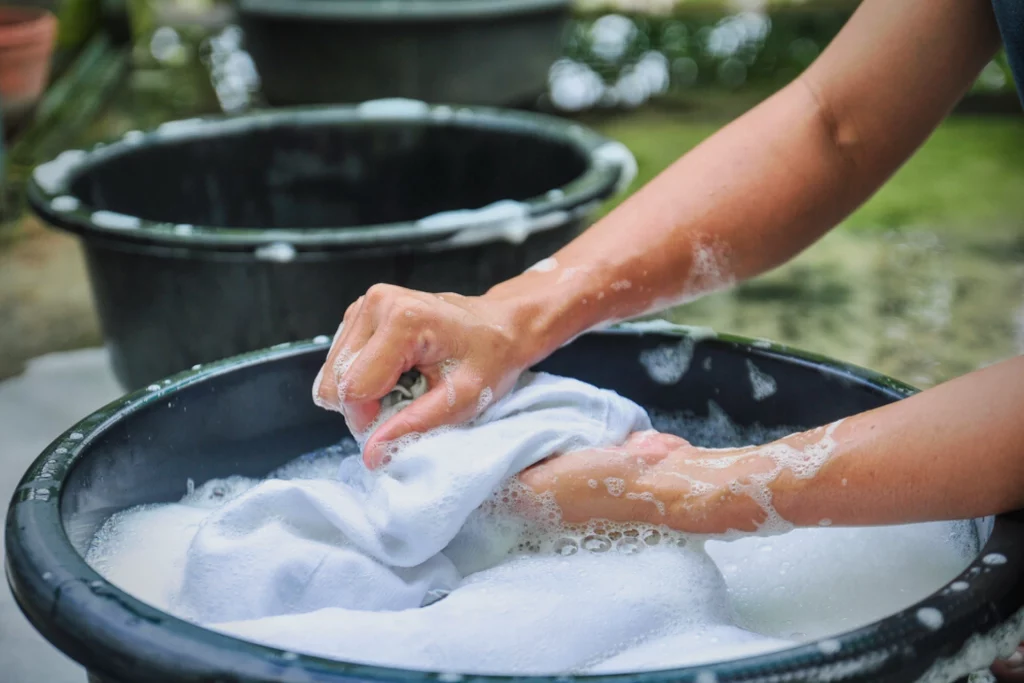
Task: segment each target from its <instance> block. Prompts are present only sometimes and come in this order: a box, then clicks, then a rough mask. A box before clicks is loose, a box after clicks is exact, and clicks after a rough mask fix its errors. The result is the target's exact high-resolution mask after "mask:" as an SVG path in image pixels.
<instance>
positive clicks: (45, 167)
mask: <svg viewBox="0 0 1024 683" xmlns="http://www.w3.org/2000/svg"><path fill="white" fill-rule="evenodd" d="M86 156H87V154H86V153H85V152H84V151H82V150H80V149H69V150H67V151H64V152H61V153H60V154H58V155H57V157H56V158H54V159H53V160H52V161H47V162H46V163H45V164H40V165H39V166H36V169H35V170H34V171H33V172H32V177H33V178H35V181H36V183H37V184H38V185H39V187H41V188H43V190H44V191H46V192H49V193H50V194H56V193H57V192H60V191H61V190H63V189H64V186H65V185H66V184H67V178H68V176H69V175H70V174H71V171H73V170H74V169H75V168H76V167H77V166H78V165H79V164H81V163H82V162H83V161H85V159H86Z"/></svg>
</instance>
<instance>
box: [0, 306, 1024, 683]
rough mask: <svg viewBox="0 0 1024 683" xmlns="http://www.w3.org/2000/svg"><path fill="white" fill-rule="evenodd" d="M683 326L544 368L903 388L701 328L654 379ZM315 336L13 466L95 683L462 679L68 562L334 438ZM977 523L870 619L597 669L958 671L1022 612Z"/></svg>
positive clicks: (67, 632) (874, 677)
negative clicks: (908, 590)
mask: <svg viewBox="0 0 1024 683" xmlns="http://www.w3.org/2000/svg"><path fill="white" fill-rule="evenodd" d="M685 334H686V333H685V331H683V330H682V329H681V328H660V329H656V330H653V331H652V328H651V327H650V326H647V327H643V326H639V327H638V326H626V327H623V328H621V329H619V330H617V331H613V332H608V333H598V334H590V335H586V336H584V337H581V338H580V339H578V340H576V341H575V342H574V343H572V344H571V345H569V346H567V347H565V348H563V349H561V350H560V351H558V352H557V353H556V354H555V355H554V356H553V357H552V358H550V359H549V360H548V361H546V362H545V363H543V364H542V368H543V369H545V370H549V371H551V372H555V373H558V374H562V375H568V376H573V377H577V378H580V379H582V380H585V381H589V382H592V383H594V384H596V385H598V386H602V387H607V388H610V389H614V390H616V391H618V392H619V393H621V394H623V395H625V396H627V397H629V398H632V399H634V400H636V401H638V402H640V403H641V404H643V405H646V406H648V407H650V408H656V409H662V410H672V411H679V410H689V411H693V412H694V413H697V414H707V411H708V401H709V400H713V401H715V402H716V403H717V404H718V405H719V406H720V407H721V408H722V409H723V410H724V411H725V412H726V413H728V414H729V415H730V416H731V417H732V418H733V419H735V420H736V421H737V422H739V423H741V424H751V423H753V422H755V421H756V422H760V423H761V424H763V425H767V426H777V425H793V424H800V425H805V426H813V425H821V424H824V423H827V422H830V421H833V420H836V419H838V418H840V417H843V416H846V415H849V414H851V413H855V412H859V411H862V410H865V409H869V408H873V407H876V406H879V405H883V404H886V403H889V402H891V401H894V400H897V399H900V398H902V397H903V396H906V395H907V394H909V393H910V392H911V391H912V390H911V389H910V388H909V387H906V386H904V385H901V384H899V383H896V382H894V381H892V380H889V379H887V378H884V377H881V376H879V375H876V374H874V373H871V372H868V371H866V370H862V369H859V368H854V367H850V366H846V365H842V364H838V363H835V362H833V361H829V360H827V359H823V358H819V357H815V356H811V355H808V354H803V353H799V352H795V351H790V350H785V349H782V348H780V347H764V346H757V345H752V344H749V343H747V342H746V341H744V340H739V339H736V338H731V337H724V336H723V337H718V338H707V337H706V336H702V337H701V338H700V341H698V342H697V343H696V346H695V348H693V349H692V350H693V357H692V363H691V364H690V370H689V372H687V373H686V374H684V375H683V376H682V378H681V379H678V381H676V382H675V383H669V384H666V383H664V382H665V381H666V378H665V377H664V376H663V375H659V373H655V374H656V376H658V379H660V380H661V382H659V381H655V380H654V379H652V378H651V376H649V375H648V373H647V371H646V370H645V367H644V366H643V364H642V363H641V362H640V361H639V357H640V354H641V352H643V351H645V350H648V349H656V348H658V347H662V346H666V345H668V346H677V345H679V344H681V343H683V344H687V345H689V344H691V343H692V341H691V338H689V337H686V336H685ZM326 350H327V344H326V343H323V344H310V343H298V344H294V345H290V346H288V347H285V348H279V349H272V350H269V351H261V352H257V353H253V354H250V355H248V356H243V357H240V358H235V359H231V360H228V361H224V362H220V363H216V364H213V365H210V366H207V367H204V368H202V369H200V370H197V371H194V372H188V373H184V374H181V375H178V376H177V377H175V378H173V379H171V380H170V381H169V382H167V383H161V384H160V386H159V388H157V389H155V390H153V391H143V392H138V393H136V394H133V395H130V396H128V397H126V398H124V399H122V400H121V401H118V402H116V403H114V404H111V405H110V406H108V407H107V408H105V409H103V410H101V411H99V412H97V413H95V414H94V415H92V416H90V417H88V418H86V419H85V420H84V421H82V422H81V423H79V424H78V425H75V426H74V427H72V428H71V429H70V430H68V432H66V433H65V434H64V435H63V436H62V437H60V438H59V439H57V440H56V441H55V442H54V443H53V444H51V445H50V446H49V448H47V450H46V451H45V452H44V453H43V454H42V455H41V456H40V457H39V459H38V460H36V462H35V463H34V464H33V465H32V467H31V469H30V470H29V471H28V473H27V474H26V475H25V477H24V478H23V479H22V481H21V483H20V485H19V487H18V489H17V490H16V492H15V496H14V500H13V502H12V504H11V508H10V510H9V512H8V517H7V575H8V578H9V581H10V584H11V587H12V589H13V591H14V595H15V598H16V599H17V602H18V604H19V605H20V606H21V608H22V610H23V611H24V612H25V614H26V615H27V616H28V618H29V620H30V621H31V622H32V623H33V624H34V625H35V627H36V628H37V629H39V631H40V632H41V633H42V634H43V635H44V636H46V638H47V639H49V640H50V641H51V642H52V643H53V644H54V645H56V646H57V647H59V648H60V649H61V650H63V651H64V652H66V653H67V654H68V655H70V656H71V657H72V658H74V659H75V660H76V661H78V662H80V663H82V664H83V665H84V666H85V667H86V668H87V669H89V671H90V672H91V674H92V675H93V677H94V678H93V680H94V681H96V682H100V681H106V682H108V683H136V682H139V681H146V682H147V683H155V682H162V681H182V682H185V681H189V682H198V681H247V682H250V683H256V682H270V681H294V682H296V683H298V682H299V681H302V682H321V683H328V682H330V683H342V682H345V683H348V682H353V683H354V682H357V681H378V682H389V683H390V682H394V683H431V682H434V683H436V682H437V681H438V680H440V681H453V680H463V679H462V678H454V677H452V675H451V674H452V673H453V672H448V675H447V676H445V675H443V674H442V675H440V676H438V674H426V673H416V672H410V671H397V670H390V669H383V668H379V667H372V666H365V665H355V664H346V663H341V662H335V661H327V660H323V659H317V658H313V657H306V656H301V655H300V656H297V655H295V653H289V652H283V651H280V650H276V649H274V648H268V647H262V646H259V645H255V644H252V643H247V642H243V641H240V640H237V639H234V638H231V637H228V636H225V635H220V634H217V633H214V632H212V631H208V630H205V629H202V628H199V627H197V626H194V625H191V624H189V623H186V622H183V621H181V620H179V619H176V618H174V617H172V616H170V615H168V614H166V613H163V612H160V611H158V610H156V609H154V608H152V607H149V606H147V605H145V604H142V603H140V602H139V601H138V600H136V599H134V598H133V597H132V596H130V595H127V594H125V593H123V592H121V591H120V590H118V589H117V588H115V587H114V586H112V585H111V584H109V583H107V582H106V581H104V580H103V579H102V577H100V576H99V575H98V574H96V573H95V572H94V571H92V570H91V569H90V568H89V567H88V566H87V565H86V563H85V562H84V560H83V559H82V555H83V553H84V552H85V550H86V548H87V546H88V543H89V540H90V539H91V537H92V535H93V534H94V533H95V531H96V530H97V529H98V528H99V526H100V525H101V524H102V523H103V521H104V520H105V519H106V518H107V517H109V516H110V514H112V513H113V512H116V511H118V510H121V509H123V508H126V507H129V506H133V505H137V504H140V503H155V502H162V501H173V500H177V499H179V498H180V497H181V496H182V495H183V494H184V493H185V489H186V481H187V479H188V478H192V479H193V480H195V481H196V482H202V481H205V480H207V479H209V478H212V477H224V476H227V475H229V474H235V473H239V474H246V475H250V476H260V475H263V474H266V473H267V472H269V471H271V470H273V469H274V468H276V467H278V466H279V465H281V464H283V463H284V462H286V461H288V460H290V459H292V458H294V457H296V456H298V455H300V454H302V453H305V452H308V451H311V450H314V449H317V448H319V447H322V446H324V445H327V444H331V443H333V442H335V441H337V440H339V439H340V438H342V437H343V436H345V430H344V424H343V422H342V421H341V420H339V419H338V417H337V415H334V414H331V413H328V412H325V411H322V410H319V409H317V408H315V407H314V406H313V404H312V402H311V400H310V398H309V390H310V385H311V383H312V381H313V378H314V376H315V375H316V373H317V370H318V369H319V366H320V364H321V363H322V362H323V358H324V356H325V353H326ZM748 361H754V362H756V365H757V367H758V368H760V369H761V370H762V371H763V372H766V373H768V374H769V375H771V376H773V377H774V378H775V379H776V382H777V390H776V392H775V393H774V394H773V395H771V396H769V397H767V398H762V400H760V401H759V400H755V399H754V397H753V396H752V393H753V392H752V390H751V384H750V382H751V380H750V371H749V368H748V365H747V363H748ZM669 379H675V378H669ZM974 526H975V529H976V530H977V537H978V540H979V547H981V552H980V554H979V555H978V556H977V558H976V560H975V561H974V562H973V563H972V564H971V566H970V567H968V568H967V569H966V570H965V571H964V572H963V574H961V576H960V577H958V579H957V581H959V582H963V583H962V584H957V589H956V590H952V589H950V588H946V589H943V590H940V591H938V592H937V593H936V594H934V595H933V596H932V597H929V598H927V599H925V600H924V601H922V602H921V603H919V604H917V605H914V606H912V607H910V608H909V609H906V610H904V611H901V612H898V613H896V614H894V615H892V616H890V617H888V618H886V619H884V620H882V621H880V622H877V623H875V624H872V625H869V626H867V627H864V628H861V629H858V630H855V631H851V632H849V633H846V634H843V635H840V636H838V637H836V638H834V639H830V640H829V641H828V642H827V643H824V642H823V643H821V644H817V643H811V644H807V645H802V646H799V647H795V648H793V649H789V650H785V651H781V652H778V653H773V654H768V655H763V656H759V657H755V658H748V659H742V660H735V661H731V662H723V663H719V664H714V665H709V666H704V667H701V668H691V669H685V670H674V671H665V672H655V673H646V674H637V675H620V676H608V677H602V678H600V679H599V680H601V681H605V683H677V682H691V683H693V682H699V683H705V682H706V681H716V682H717V683H728V682H734V683H739V682H741V681H743V682H746V683H781V682H798V681H803V682H806V683H812V682H814V683H817V682H820V681H832V682H839V681H843V682H847V683H852V682H857V683H897V682H900V683H902V682H910V681H916V680H918V678H919V676H920V675H921V674H922V673H923V672H925V671H926V670H927V669H929V667H931V666H932V665H933V664H935V662H936V661H937V660H939V659H944V658H949V657H952V656H954V655H956V654H957V653H959V652H960V651H961V649H962V648H963V647H964V646H965V643H968V641H971V642H973V645H972V647H973V648H974V658H973V660H969V661H965V662H964V665H965V666H966V667H968V668H966V669H963V668H961V670H960V672H959V673H957V670H956V668H951V669H948V670H947V673H948V674H950V675H949V676H948V677H939V678H936V679H928V680H929V681H932V682H934V681H950V680H952V679H953V678H955V677H957V676H961V675H964V673H966V672H967V671H969V670H970V668H983V667H985V666H986V665H987V664H988V663H989V662H990V661H991V659H992V658H994V657H995V653H994V652H991V651H986V650H985V649H984V648H983V647H980V648H979V644H978V643H977V638H979V637H982V636H986V635H989V636H991V635H993V634H996V633H999V632H1003V634H1004V636H1005V635H1006V634H1009V636H1008V637H1009V640H1008V642H1009V645H1010V646H1011V648H1012V647H1013V645H1014V641H1013V637H1014V636H1016V635H1017V633H1016V632H1015V630H1014V629H1016V628H1019V626H1020V620H1019V618H1020V614H1021V613H1020V610H1021V606H1022V604H1024V573H1022V572H1021V566H1022V562H1024V524H1022V522H1021V521H1020V520H1019V519H1017V518H1016V517H1014V516H1000V517H998V518H994V519H993V518H986V519H979V520H976V522H975V525H974ZM929 561H930V560H929V558H927V557H922V558H921V562H925V563H926V562H929ZM879 580H884V577H879ZM951 585H952V584H951ZM961 589H962V590H961ZM926 607H927V608H934V609H936V610H939V611H940V613H941V615H942V619H941V624H942V625H941V627H938V628H934V626H935V623H934V620H921V619H918V618H917V611H918V610H919V609H922V608H926ZM929 625H930V626H931V627H929ZM976 634H980V635H976ZM972 639H973V640H972ZM1004 640H1005V638H1004ZM979 653H980V654H979ZM1004 654H1005V653H1004ZM525 656H528V655H525ZM986 657H987V658H988V659H987V660H986ZM454 673H457V672H454ZM507 680H508V679H505V678H492V677H482V676H473V677H471V678H467V679H466V681H467V682H468V681H473V682H475V683H502V681H507ZM524 680H525V679H524ZM529 680H532V681H534V682H535V683H555V682H556V681H557V682H558V683H566V681H571V680H572V679H571V678H558V679H549V678H534V679H529ZM581 680H586V679H581Z"/></svg>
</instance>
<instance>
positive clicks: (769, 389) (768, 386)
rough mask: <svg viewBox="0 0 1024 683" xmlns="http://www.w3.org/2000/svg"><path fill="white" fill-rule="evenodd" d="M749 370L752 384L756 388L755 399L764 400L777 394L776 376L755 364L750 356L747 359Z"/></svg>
mask: <svg viewBox="0 0 1024 683" xmlns="http://www.w3.org/2000/svg"><path fill="white" fill-rule="evenodd" d="M747 371H748V374H749V377H750V386H751V387H752V388H753V390H754V400H755V401H763V400H764V399H766V398H768V397H769V396H772V395H773V394H775V391H776V389H777V386H776V383H775V378H774V377H772V376H771V375H769V374H768V373H766V372H764V371H763V370H761V369H760V368H758V367H757V366H756V365H754V362H753V361H752V360H750V359H749V358H748V359H747Z"/></svg>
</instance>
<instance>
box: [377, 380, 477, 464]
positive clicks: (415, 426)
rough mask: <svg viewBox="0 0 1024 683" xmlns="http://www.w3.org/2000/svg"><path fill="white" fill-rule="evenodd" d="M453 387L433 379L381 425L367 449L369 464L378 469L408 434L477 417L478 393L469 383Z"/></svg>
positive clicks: (427, 430)
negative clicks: (430, 383)
mask: <svg viewBox="0 0 1024 683" xmlns="http://www.w3.org/2000/svg"><path fill="white" fill-rule="evenodd" d="M452 389H453V387H452V386H450V385H449V384H448V383H447V382H444V381H441V382H433V383H432V386H431V388H430V390H429V391H428V392H427V393H425V394H423V395H422V396H420V397H419V398H418V399H416V400H415V401H413V402H412V403H410V404H409V405H408V406H406V407H405V408H403V409H402V410H401V411H400V412H399V413H397V414H396V415H394V416H393V417H391V418H390V419H389V420H387V421H386V422H385V423H384V424H382V425H381V426H380V427H378V428H377V430H376V431H375V432H374V433H373V435H372V436H371V437H370V438H369V439H368V440H367V442H366V446H365V448H364V449H363V462H364V463H366V466H367V467H369V468H370V469H376V468H377V467H380V466H381V465H383V464H384V462H385V460H386V459H387V457H388V455H389V451H391V450H393V449H394V448H395V446H398V445H399V443H397V442H399V440H401V439H403V438H404V437H407V436H410V435H413V434H426V433H427V432H430V431H431V430H434V429H437V428H438V427H443V426H446V425H456V424H462V423H463V422H466V421H467V420H471V419H472V418H473V417H475V416H476V405H477V399H478V397H477V396H476V394H475V393H474V392H473V391H472V390H471V389H470V388H469V387H463V389H461V390H460V389H459V388H458V387H454V392H453V391H452ZM453 393H454V396H453ZM453 399H454V400H453Z"/></svg>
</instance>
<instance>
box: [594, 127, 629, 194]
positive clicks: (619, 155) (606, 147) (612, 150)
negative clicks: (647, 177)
mask: <svg viewBox="0 0 1024 683" xmlns="http://www.w3.org/2000/svg"><path fill="white" fill-rule="evenodd" d="M591 156H592V158H593V159H594V162H595V163H597V164H599V165H602V166H616V167H618V169H619V177H618V179H617V180H616V182H615V192H617V193H620V192H624V191H625V190H626V188H628V187H629V186H630V185H631V184H632V183H633V180H634V179H635V178H636V174H637V171H638V170H639V169H638V167H637V163H636V157H634V156H633V153H632V152H630V151H629V148H628V147H626V146H625V145H624V144H622V143H621V142H617V141H615V140H609V141H608V142H605V143H604V144H602V145H601V146H600V147H598V148H597V149H595V150H594V151H593V153H592V155H591Z"/></svg>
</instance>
